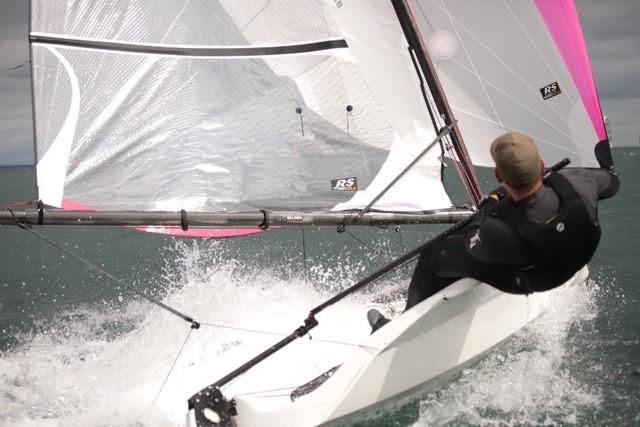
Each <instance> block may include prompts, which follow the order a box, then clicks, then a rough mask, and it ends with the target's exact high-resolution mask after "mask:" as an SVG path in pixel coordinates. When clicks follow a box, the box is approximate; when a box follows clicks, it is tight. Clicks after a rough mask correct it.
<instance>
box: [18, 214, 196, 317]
mask: <svg viewBox="0 0 640 427" xmlns="http://www.w3.org/2000/svg"><path fill="white" fill-rule="evenodd" d="M7 210H8V211H9V212H10V213H11V216H12V217H13V219H14V221H15V223H16V225H17V226H18V227H20V228H22V229H23V230H25V231H28V232H29V233H31V234H33V235H35V236H37V237H39V238H40V239H42V240H44V241H45V242H47V243H48V244H49V245H51V246H53V247H54V248H56V249H59V250H60V251H62V252H64V253H65V254H67V255H69V256H71V257H73V258H75V259H77V260H78V261H80V262H82V263H83V264H85V265H87V266H88V267H89V268H91V269H93V270H95V271H97V272H99V273H100V274H103V275H104V276H106V277H108V278H109V279H111V280H113V281H114V282H116V283H118V284H119V285H121V286H123V287H125V288H127V289H129V290H130V291H131V292H133V293H135V294H136V295H138V296H141V297H142V298H144V299H146V300H147V301H149V302H151V303H153V304H155V305H157V306H158V307H161V308H163V309H165V310H167V311H168V312H169V313H171V314H173V315H175V316H177V317H179V318H181V319H182V320H184V321H186V322H189V323H191V328H192V329H198V328H199V327H200V324H199V323H198V322H196V321H195V320H193V318H191V317H189V316H187V315H186V314H183V313H181V312H179V311H178V310H176V309H174V308H171V307H169V306H168V305H166V304H164V303H162V302H160V301H158V300H156V299H153V298H151V297H150V296H147V295H145V294H144V293H142V292H140V291H139V290H137V289H136V288H134V287H133V286H131V285H129V284H127V283H125V282H124V281H122V280H121V279H118V278H117V277H115V276H113V275H112V274H110V273H108V272H106V271H105V270H103V269H102V268H100V267H98V266H97V265H95V264H92V263H91V262H89V261H87V260H86V259H84V258H82V257H81V256H80V255H78V254H76V253H74V252H71V251H70V250H68V249H67V248H64V247H62V246H60V245H59V244H58V243H56V242H54V241H53V240H51V239H49V238H48V237H46V236H44V235H42V234H41V233H38V232H37V231H35V230H33V229H32V228H29V227H27V226H26V225H25V224H23V223H21V222H19V221H18V220H17V218H16V217H15V215H14V213H13V210H11V209H10V208H7Z"/></svg>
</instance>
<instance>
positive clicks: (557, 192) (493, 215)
mask: <svg viewBox="0 0 640 427" xmlns="http://www.w3.org/2000/svg"><path fill="white" fill-rule="evenodd" d="M595 152H596V157H597V159H598V162H599V163H600V166H601V168H567V169H562V170H560V171H559V172H555V173H551V174H550V175H549V176H548V177H546V178H544V180H543V173H544V163H543V162H542V160H541V159H540V156H539V154H538V150H537V148H536V146H535V144H534V142H533V140H532V139H531V137H529V136H527V135H524V134H522V133H518V132H509V133H507V134H504V135H502V136H500V137H499V138H497V139H496V140H495V141H494V142H493V143H492V145H491V156H492V157H493V160H494V161H495V163H496V168H495V176H496V179H497V180H498V182H500V184H501V187H500V188H498V189H496V190H494V191H493V192H492V193H491V194H490V195H489V196H488V197H485V198H484V199H483V203H481V206H480V211H479V213H478V214H477V215H476V216H475V218H474V219H473V221H471V222H470V223H469V224H468V225H467V226H466V227H464V228H463V229H461V230H460V231H458V232H457V233H454V234H452V235H451V236H449V237H447V238H445V239H444V240H442V241H441V242H438V243H437V244H435V245H433V246H431V247H430V248H428V249H427V250H425V251H424V252H423V253H422V254H421V255H420V258H419V260H418V264H417V265H416V269H415V272H414V274H413V277H412V279H411V283H410V285H409V295H408V299H407V309H409V308H410V307H412V306H414V305H416V304H417V303H419V302H420V301H422V300H424V299H426V298H428V297H429V296H431V295H433V294H434V293H435V292H437V291H439V290H441V289H443V288H444V287H445V286H447V285H449V284H451V283H453V282H454V281H456V280H458V279H460V278H462V277H472V278H474V279H477V280H480V281H482V282H485V283H488V284H490V285H491V286H494V287H495V288H497V289H500V290H501V291H504V292H508V293H514V294H529V293H531V292H540V291H545V290H548V289H552V288H555V287H557V286H560V285H561V284H563V283H565V282H566V281H567V280H568V279H569V278H571V276H573V275H574V274H575V273H576V272H577V271H578V270H580V269H581V268H582V267H583V266H584V265H585V264H587V263H588V262H589V260H590V259H591V257H592V256H593V254H594V252H595V250H596V248H597V246H598V242H599V240H600V226H599V223H598V216H597V201H598V200H602V199H606V198H609V197H611V196H613V195H615V194H616V193H617V191H618V188H619V185H620V184H619V180H618V177H617V176H616V175H615V172H614V170H613V162H612V159H611V151H610V149H609V143H608V141H602V142H600V143H598V145H597V146H596V150H595Z"/></svg>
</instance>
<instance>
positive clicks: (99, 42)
mask: <svg viewBox="0 0 640 427" xmlns="http://www.w3.org/2000/svg"><path fill="white" fill-rule="evenodd" d="M29 40H30V42H31V43H34V44H40V45H55V46H59V47H68V48H74V47H75V48H81V49H90V50H104V51H115V52H123V53H124V52H128V53H141V54H149V55H154V54H155V55H163V56H188V57H211V58H217V57H243V58H246V57H253V56H255V57H262V56H269V55H292V54H299V53H310V52H317V51H322V50H330V49H343V48H346V47H347V44H346V42H345V41H344V40H343V39H330V40H321V41H313V42H307V43H295V44H294V43H291V44H279V45H265V46H240V45H238V46H203V45H187V44H185V45H169V44H157V43H155V44H149V43H135V42H129V43H123V42H118V41H112V40H104V39H86V38H81V37H65V36H62V35H56V34H44V33H31V35H30V36H29Z"/></svg>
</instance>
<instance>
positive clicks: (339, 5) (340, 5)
mask: <svg viewBox="0 0 640 427" xmlns="http://www.w3.org/2000/svg"><path fill="white" fill-rule="evenodd" d="M333 2H334V3H335V4H336V7H337V8H338V9H340V8H341V7H342V0H333Z"/></svg>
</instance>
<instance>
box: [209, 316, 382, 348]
mask: <svg viewBox="0 0 640 427" xmlns="http://www.w3.org/2000/svg"><path fill="white" fill-rule="evenodd" d="M200 325H201V326H210V327H213V328H220V329H230V330H233V331H240V332H248V333H253V334H263V335H272V336H278V337H286V336H288V335H290V334H289V333H286V334H285V333H282V332H273V331H265V330H260V329H251V328H240V327H237V326H229V325H222V324H219V323H211V322H202V323H200ZM309 337H310V338H309V339H310V340H313V341H318V342H323V343H327V344H338V345H344V346H349V347H358V348H364V349H368V350H379V349H378V348H376V347H371V346H368V345H362V344H356V343H352V342H347V341H339V340H331V339H327V338H317V337H313V338H311V335H309Z"/></svg>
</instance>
